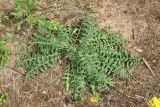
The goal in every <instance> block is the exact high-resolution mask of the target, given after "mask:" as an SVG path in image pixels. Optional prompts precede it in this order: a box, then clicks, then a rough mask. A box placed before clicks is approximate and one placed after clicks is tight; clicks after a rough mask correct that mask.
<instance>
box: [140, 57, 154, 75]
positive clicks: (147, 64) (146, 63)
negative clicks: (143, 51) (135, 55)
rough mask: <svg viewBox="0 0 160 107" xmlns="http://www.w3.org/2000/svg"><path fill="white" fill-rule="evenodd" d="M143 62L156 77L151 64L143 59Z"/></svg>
mask: <svg viewBox="0 0 160 107" xmlns="http://www.w3.org/2000/svg"><path fill="white" fill-rule="evenodd" d="M142 60H143V62H144V63H145V65H146V66H147V68H148V69H149V70H150V71H151V73H152V75H153V76H156V75H155V73H154V72H153V70H152V68H151V66H150V65H149V63H148V62H147V60H146V59H145V58H142Z"/></svg>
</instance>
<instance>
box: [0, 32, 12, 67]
mask: <svg viewBox="0 0 160 107" xmlns="http://www.w3.org/2000/svg"><path fill="white" fill-rule="evenodd" d="M11 38H12V34H10V33H6V34H5V35H4V36H3V38H2V39H1V40H0V68H2V67H3V66H4V65H5V64H6V62H7V60H8V56H9V53H10V52H9V51H10V50H9V48H8V47H7V46H6V45H5V44H6V41H8V40H10V39H11Z"/></svg>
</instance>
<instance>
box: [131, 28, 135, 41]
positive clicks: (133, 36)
mask: <svg viewBox="0 0 160 107" xmlns="http://www.w3.org/2000/svg"><path fill="white" fill-rule="evenodd" d="M132 39H133V40H134V39H135V34H134V29H132Z"/></svg>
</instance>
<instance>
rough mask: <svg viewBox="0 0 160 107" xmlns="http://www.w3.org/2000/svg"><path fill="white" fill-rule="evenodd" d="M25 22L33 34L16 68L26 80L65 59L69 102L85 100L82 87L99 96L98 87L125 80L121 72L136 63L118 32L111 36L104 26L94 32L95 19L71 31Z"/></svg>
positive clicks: (44, 21)
mask: <svg viewBox="0 0 160 107" xmlns="http://www.w3.org/2000/svg"><path fill="white" fill-rule="evenodd" d="M28 22H29V24H30V26H31V28H34V29H35V30H36V32H35V33H34V34H33V38H32V42H31V44H30V45H29V46H28V48H27V50H28V54H26V55H24V56H23V57H22V59H21V61H19V62H18V63H17V67H20V66H22V67H25V68H26V70H27V72H26V74H25V75H24V77H25V80H27V79H29V78H30V77H33V76H35V75H37V74H39V73H41V72H44V71H47V70H48V69H49V68H51V67H52V66H53V64H54V63H55V62H56V61H57V60H59V58H65V59H66V60H67V66H66V70H65V73H64V80H65V86H66V90H67V92H68V93H69V95H70V96H71V98H72V99H73V101H77V100H82V99H84V98H85V95H84V94H85V90H86V87H88V88H89V89H90V91H91V93H92V94H93V95H94V96H97V97H100V95H99V93H98V88H107V87H111V86H113V85H114V84H113V81H112V79H113V78H115V77H118V78H125V77H127V75H126V73H125V69H126V68H131V67H133V66H134V65H135V64H137V63H138V62H139V61H140V59H139V57H138V55H137V54H131V53H130V52H128V51H127V50H126V49H125V47H127V45H128V41H127V40H126V39H124V38H123V37H122V35H121V34H120V33H112V32H110V31H109V29H108V28H107V27H106V28H103V29H98V28H97V25H98V20H97V19H95V18H93V17H86V18H84V19H83V20H81V21H80V23H79V24H78V26H77V27H76V28H74V29H73V28H71V27H65V26H62V25H60V24H59V23H58V22H56V21H48V20H47V19H46V18H44V17H30V18H29V19H28ZM98 99H99V98H98Z"/></svg>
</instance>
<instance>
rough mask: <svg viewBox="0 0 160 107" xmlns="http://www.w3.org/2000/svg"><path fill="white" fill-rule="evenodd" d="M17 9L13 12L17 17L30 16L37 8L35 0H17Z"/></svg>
mask: <svg viewBox="0 0 160 107" xmlns="http://www.w3.org/2000/svg"><path fill="white" fill-rule="evenodd" d="M15 5H16V9H15V12H13V13H12V14H13V15H14V16H17V17H22V16H28V15H29V14H32V12H33V11H34V10H35V9H36V3H35V1H34V0H15Z"/></svg>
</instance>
